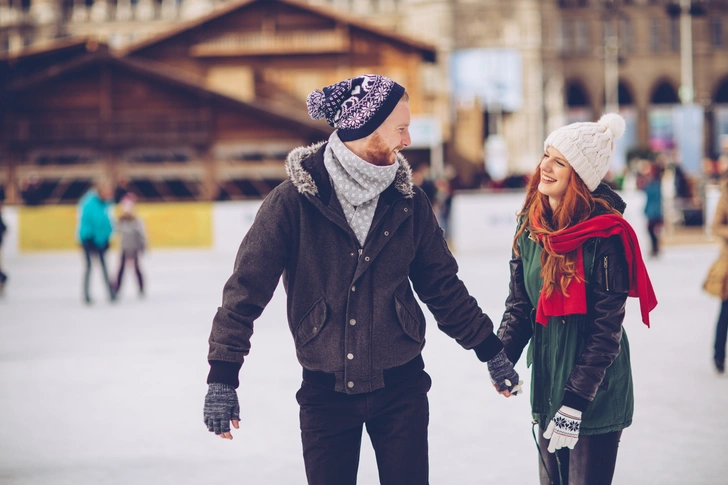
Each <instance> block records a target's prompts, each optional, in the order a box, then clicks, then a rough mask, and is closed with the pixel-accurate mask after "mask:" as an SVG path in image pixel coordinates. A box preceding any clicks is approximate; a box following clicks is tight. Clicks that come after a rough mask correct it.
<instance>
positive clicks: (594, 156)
mask: <svg viewBox="0 0 728 485" xmlns="http://www.w3.org/2000/svg"><path fill="white" fill-rule="evenodd" d="M625 126H626V124H625V122H624V118H622V117H621V116H619V115H618V114H616V113H607V114H605V115H604V116H602V117H601V118H600V119H599V121H598V122H597V123H591V122H584V123H572V124H570V125H566V126H563V127H561V128H559V129H557V130H555V131H553V132H552V133H551V134H550V135H549V136H548V137H547V138H546V141H545V142H544V143H543V148H544V150H546V149H547V148H548V147H550V146H551V147H554V148H556V149H557V150H558V151H560V152H561V153H562V155H564V157H566V161H568V162H569V164H570V165H571V166H572V168H573V169H574V171H575V172H576V173H577V174H579V177H581V180H583V181H584V183H585V184H586V186H587V187H588V188H589V190H590V191H591V192H594V190H595V189H596V188H597V187H598V186H599V182H601V181H602V179H603V178H604V176H605V175H606V174H607V172H608V171H609V165H610V164H611V162H612V154H614V140H616V139H617V138H619V137H620V136H622V134H623V133H624V129H625Z"/></svg>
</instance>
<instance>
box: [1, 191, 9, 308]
mask: <svg viewBox="0 0 728 485" xmlns="http://www.w3.org/2000/svg"><path fill="white" fill-rule="evenodd" d="M4 202H5V187H3V186H2V185H0V296H3V294H4V293H5V283H7V281H8V275H7V274H5V272H3V251H2V249H3V235H4V234H5V232H7V230H8V227H7V226H6V225H5V222H4V221H3V203H4Z"/></svg>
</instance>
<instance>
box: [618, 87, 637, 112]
mask: <svg viewBox="0 0 728 485" xmlns="http://www.w3.org/2000/svg"><path fill="white" fill-rule="evenodd" d="M617 96H618V99H619V105H620V106H631V105H633V104H634V100H633V99H632V92H631V91H630V90H629V88H628V87H627V85H626V84H624V83H623V82H620V83H619V87H618V90H617Z"/></svg>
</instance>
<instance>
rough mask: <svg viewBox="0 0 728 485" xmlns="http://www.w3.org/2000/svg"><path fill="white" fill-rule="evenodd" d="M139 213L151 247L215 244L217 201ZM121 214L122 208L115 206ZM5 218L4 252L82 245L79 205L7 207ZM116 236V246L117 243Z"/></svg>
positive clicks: (141, 208)
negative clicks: (79, 230) (215, 203)
mask: <svg viewBox="0 0 728 485" xmlns="http://www.w3.org/2000/svg"><path fill="white" fill-rule="evenodd" d="M136 212H137V215H138V216H139V217H140V218H141V219H142V221H143V222H144V226H145V230H146V236H147V241H148V246H149V247H150V248H156V249H160V248H211V247H212V243H213V236H212V235H213V227H212V226H213V216H212V213H213V204H212V203H210V202H202V203H199V202H189V203H187V202H182V203H168V204H138V205H137V206H136ZM114 214H115V217H117V218H118V216H119V215H120V212H119V208H118V207H117V208H115V210H114ZM3 220H6V223H5V224H6V225H7V226H8V227H9V231H8V232H7V233H6V237H7V240H4V241H3V246H7V247H4V248H3V252H4V253H5V252H6V251H7V254H8V255H10V254H14V253H32V252H37V251H65V250H75V249H77V248H78V242H77V240H76V232H77V209H76V207H75V206H63V205H58V206H40V207H5V208H4V209H3ZM116 239H117V238H116V237H114V238H113V239H112V248H113V247H116V245H117V241H116Z"/></svg>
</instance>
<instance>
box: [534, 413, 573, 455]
mask: <svg viewBox="0 0 728 485" xmlns="http://www.w3.org/2000/svg"><path fill="white" fill-rule="evenodd" d="M580 427H581V411H577V410H576V409H573V408H570V407H569V406H561V408H560V409H559V410H558V411H557V412H556V415H555V416H554V418H553V419H552V420H551V422H550V423H549V425H548V428H546V432H545V433H544V434H543V437H544V438H546V439H547V440H549V439H550V440H551V441H549V448H548V449H549V453H554V452H555V451H556V450H558V449H559V448H563V447H568V448H569V449H570V450H573V449H574V446H576V442H577V441H579V428H580Z"/></svg>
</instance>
